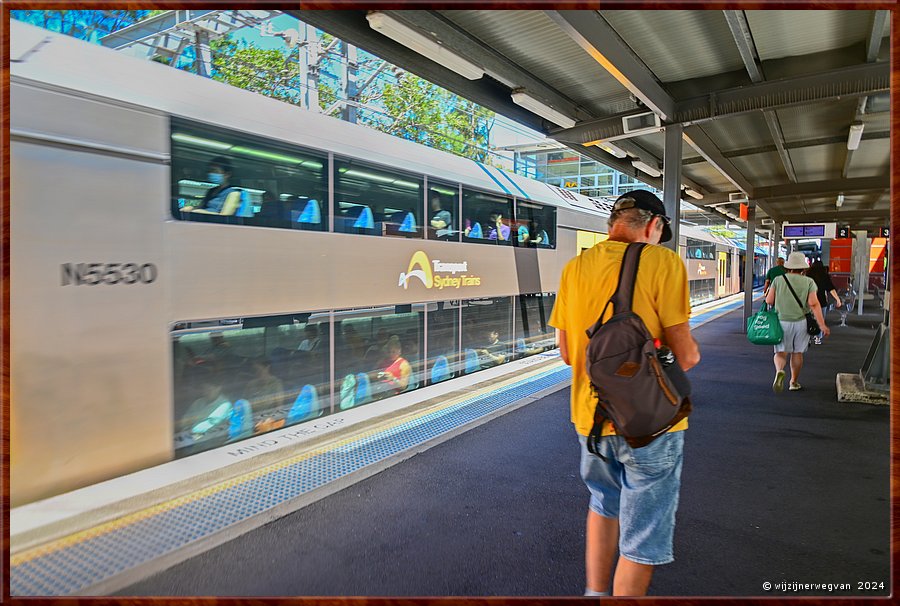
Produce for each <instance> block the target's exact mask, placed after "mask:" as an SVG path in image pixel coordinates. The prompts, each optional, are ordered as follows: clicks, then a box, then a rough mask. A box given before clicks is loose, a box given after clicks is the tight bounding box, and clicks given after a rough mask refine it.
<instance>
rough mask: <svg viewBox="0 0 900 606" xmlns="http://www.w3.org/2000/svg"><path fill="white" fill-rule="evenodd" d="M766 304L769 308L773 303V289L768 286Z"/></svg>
mask: <svg viewBox="0 0 900 606" xmlns="http://www.w3.org/2000/svg"><path fill="white" fill-rule="evenodd" d="M766 304H767V305H768V306H769V307H770V308H771V307H773V306H774V305H775V289H774V288H770V289H769V292H767V293H766Z"/></svg>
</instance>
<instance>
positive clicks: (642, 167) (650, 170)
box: [631, 160, 662, 177]
mask: <svg viewBox="0 0 900 606" xmlns="http://www.w3.org/2000/svg"><path fill="white" fill-rule="evenodd" d="M631 165H632V166H633V167H635V168H636V169H638V170H639V171H641V172H644V173H647V174H648V175H650V176H651V177H658V176H660V175H661V174H662V172H660V171H659V169H657V168H654V167H652V166H650V165H649V164H646V163H644V162H641V161H640V160H634V161H632V163H631Z"/></svg>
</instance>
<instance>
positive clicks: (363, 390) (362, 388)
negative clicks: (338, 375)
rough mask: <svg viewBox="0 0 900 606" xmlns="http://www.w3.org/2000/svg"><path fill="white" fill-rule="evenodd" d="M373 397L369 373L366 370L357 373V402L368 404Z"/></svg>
mask: <svg viewBox="0 0 900 606" xmlns="http://www.w3.org/2000/svg"><path fill="white" fill-rule="evenodd" d="M371 399H372V386H371V385H370V384H369V375H367V374H366V373H364V372H359V373H356V404H366V403H368V402H369V400H371Z"/></svg>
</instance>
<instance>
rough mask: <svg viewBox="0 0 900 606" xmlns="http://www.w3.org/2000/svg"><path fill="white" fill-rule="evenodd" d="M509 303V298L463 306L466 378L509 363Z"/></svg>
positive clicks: (474, 302) (510, 332) (464, 302)
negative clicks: (474, 373)
mask: <svg viewBox="0 0 900 606" xmlns="http://www.w3.org/2000/svg"><path fill="white" fill-rule="evenodd" d="M512 302H513V298H512V297H497V298H492V299H470V300H468V301H463V302H462V349H463V359H464V362H465V372H466V374H469V373H472V372H476V371H479V370H482V369H484V368H490V367H492V366H498V365H500V364H503V363H505V362H508V361H509V360H510V359H512V357H513V352H512V347H511V342H512V330H511V328H512V319H513V318H512V314H513V308H512Z"/></svg>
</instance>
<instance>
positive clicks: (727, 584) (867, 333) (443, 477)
mask: <svg viewBox="0 0 900 606" xmlns="http://www.w3.org/2000/svg"><path fill="white" fill-rule="evenodd" d="M879 321H880V313H866V314H865V315H863V316H856V315H851V316H850V317H849V319H848V323H849V324H850V325H849V326H848V327H838V326H837V324H838V323H839V320H838V314H837V313H836V312H831V314H830V315H829V317H828V322H829V325H830V326H832V327H833V332H832V336H831V338H830V339H828V340H827V341H826V343H825V344H824V345H822V346H811V350H810V352H808V355H807V357H806V367H805V368H804V370H803V374H802V376H801V379H802V380H801V383H802V384H803V386H804V389H803V390H802V391H798V392H787V391H785V392H784V393H782V394H779V395H776V394H774V393H773V392H772V389H771V383H772V378H773V374H774V371H773V367H772V351H771V348H770V347H764V346H754V345H751V344H749V343H748V342H747V341H746V338H745V337H744V335H743V330H742V323H743V322H742V318H741V313H740V311H735V312H733V313H731V314H729V315H726V316H724V317H722V318H719V319H716V320H714V321H711V322H708V323H706V324H704V325H702V326H700V327H699V328H697V329H696V330H695V331H694V334H695V337H696V338H697V340H698V341H699V343H700V346H701V352H702V356H703V360H702V362H701V363H700V365H699V366H698V367H697V368H696V369H694V370H693V371H692V372H691V378H692V381H693V386H694V394H695V400H694V401H695V406H694V413H693V414H692V415H691V418H690V429H689V430H688V434H687V440H686V446H685V465H684V472H683V485H682V491H681V502H680V507H679V511H678V517H677V520H678V521H677V529H676V535H675V556H676V561H675V562H674V563H673V564H669V565H666V566H661V567H659V568H658V569H657V572H656V574H655V578H654V581H653V584H652V585H651V594H653V595H676V596H678V595H681V596H684V595H693V596H768V597H784V596H792V597H793V596H811V595H820V596H830V595H857V596H885V595H889V594H890V542H889V538H890V455H889V445H890V444H889V442H890V435H889V412H890V411H889V408H890V407H886V406H870V405H865V404H847V403H838V402H837V397H836V388H835V376H836V374H837V373H839V372H856V371H857V370H858V367H859V366H860V365H861V363H862V361H863V359H864V357H865V354H866V351H867V349H868V347H869V344H870V342H871V339H872V337H873V336H874V333H875V326H876V324H877V322H879ZM568 397H569V390H568V389H567V388H566V389H562V390H559V391H556V392H555V393H552V394H551V395H548V396H546V397H543V398H541V399H539V400H537V401H534V402H532V403H529V404H527V405H525V406H522V407H520V408H517V409H515V410H513V411H512V412H509V413H507V414H504V415H502V416H499V417H497V418H495V419H493V420H492V421H490V422H488V423H485V424H483V425H480V426H478V427H476V428H474V429H471V430H470V431H467V432H465V433H462V434H460V435H457V436H456V437H454V438H453V439H451V440H448V441H444V442H442V443H440V444H438V445H436V446H434V447H432V448H429V449H427V450H424V451H422V452H419V453H418V454H416V455H415V456H413V457H411V458H408V459H407V460H405V461H403V462H402V463H399V464H397V465H394V466H391V467H389V468H387V469H385V470H383V471H381V472H380V473H378V474H376V475H373V476H371V477H369V478H367V479H364V480H362V481H360V482H358V483H355V484H353V485H351V486H348V487H346V488H344V489H343V490H340V491H339V492H336V493H334V494H331V495H330V496H327V497H326V498H324V499H321V500H318V501H316V502H314V503H312V504H309V505H307V506H305V507H303V508H302V509H300V510H298V511H296V512H294V513H291V514H289V515H286V516H284V517H282V518H280V519H277V520H275V521H273V522H271V523H268V524H266V525H264V526H262V527H260V528H258V529H256V530H253V531H251V532H249V533H246V534H243V535H242V536H239V537H237V538H236V539H234V540H231V541H229V542H227V543H225V544H222V545H220V546H218V547H216V548H214V549H211V550H209V551H206V552H205V553H202V554H200V555H197V556H195V557H192V558H190V559H187V560H185V561H183V562H181V563H180V564H177V565H175V566H172V567H171V568H169V569H167V570H165V571H163V572H160V573H158V574H155V575H153V576H151V577H149V578H146V579H145V580H143V581H140V582H137V583H134V584H132V585H129V586H127V587H125V588H124V589H122V590H120V591H119V592H118V593H117V595H121V596H125V595H142V596H150V595H181V596H188V595H219V596H224V595H233V596H249V595H260V596H304V595H305V596H317V595H318V596H329V595H372V596H440V595H466V596H493V595H509V596H529V595H530V596H556V595H561V596H576V595H581V594H582V592H583V590H584V572H583V557H584V546H583V543H584V518H585V514H586V508H587V492H586V489H585V488H584V486H583V485H582V483H581V480H580V479H579V477H578V442H577V439H576V437H575V434H574V431H573V429H572V426H571V424H570V423H569V421H568ZM767 582H768V583H772V584H773V585H775V584H779V583H787V584H788V587H790V588H796V587H797V586H796V585H794V583H803V584H806V583H809V584H829V583H831V584H835V585H838V584H847V586H848V587H849V589H848V590H846V591H844V590H841V589H837V590H832V591H829V590H828V589H827V588H824V587H820V588H818V589H799V590H796V591H795V590H790V589H789V590H787V591H785V590H784V589H781V590H778V589H772V590H769V591H766V590H765V589H764V583H767ZM860 583H864V584H867V585H862V586H860ZM873 583H874V589H866V588H865V587H872V584H873ZM861 587H862V588H861Z"/></svg>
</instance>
